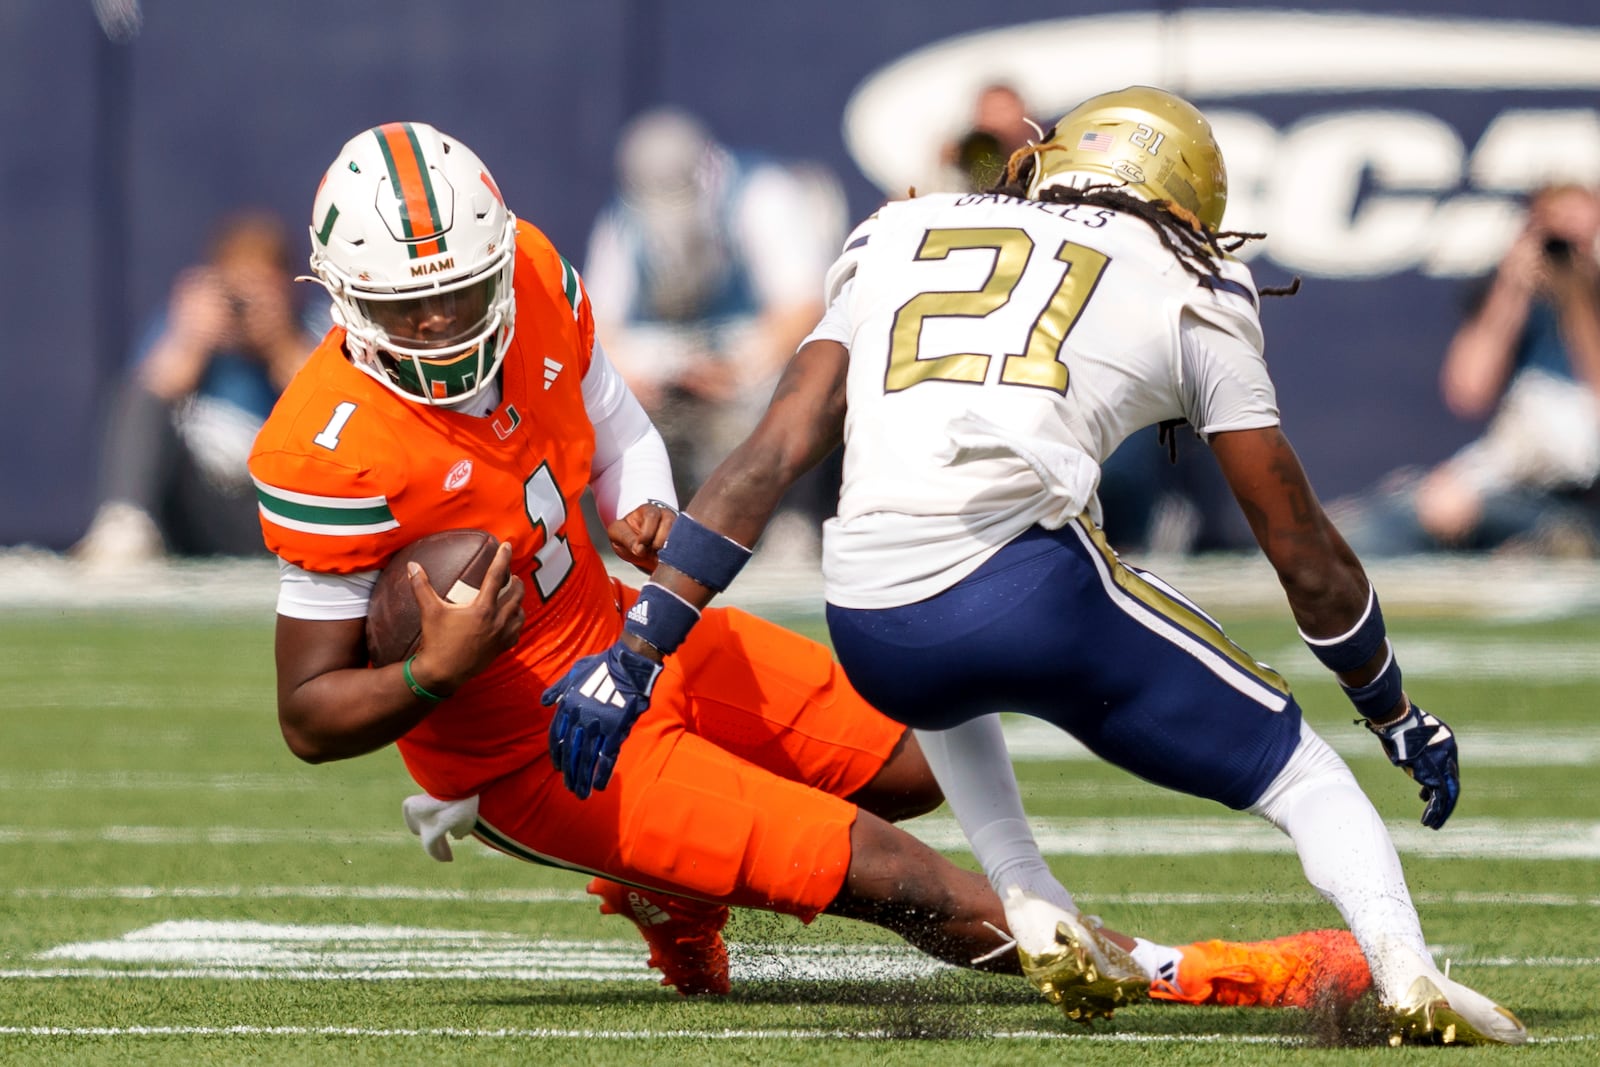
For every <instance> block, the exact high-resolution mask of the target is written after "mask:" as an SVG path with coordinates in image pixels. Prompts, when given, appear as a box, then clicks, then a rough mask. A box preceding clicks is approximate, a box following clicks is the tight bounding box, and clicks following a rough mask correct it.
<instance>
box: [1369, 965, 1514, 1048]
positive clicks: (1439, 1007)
mask: <svg viewBox="0 0 1600 1067" xmlns="http://www.w3.org/2000/svg"><path fill="white" fill-rule="evenodd" d="M1389 1011H1390V1014H1391V1016H1392V1018H1393V1023H1394V1029H1393V1032H1392V1033H1391V1034H1390V1035H1389V1044H1391V1045H1520V1044H1522V1043H1523V1042H1525V1041H1527V1040H1528V1031H1527V1028H1526V1027H1524V1026H1523V1025H1522V1021H1521V1020H1520V1019H1518V1018H1517V1017H1516V1016H1515V1015H1513V1014H1511V1013H1510V1012H1509V1011H1507V1010H1506V1009H1505V1008H1502V1007H1501V1006H1500V1005H1498V1004H1496V1003H1495V1002H1494V1001H1492V1000H1490V999H1489V998H1488V997H1486V996H1483V995H1482V994H1481V993H1475V992H1473V991H1472V990H1471V989H1468V988H1467V987H1466V986H1464V985H1461V984H1460V983H1459V982H1452V981H1450V980H1449V979H1448V978H1442V977H1441V978H1430V977H1428V976H1427V975H1423V976H1422V977H1420V978H1418V979H1417V980H1416V981H1414V982H1412V983H1411V988H1410V989H1409V990H1407V991H1406V995H1405V996H1404V997H1403V998H1401V1000H1400V1003H1398V1004H1396V1005H1394V1007H1392V1008H1390V1009H1389Z"/></svg>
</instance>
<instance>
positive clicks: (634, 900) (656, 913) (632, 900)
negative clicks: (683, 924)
mask: <svg viewBox="0 0 1600 1067" xmlns="http://www.w3.org/2000/svg"><path fill="white" fill-rule="evenodd" d="M628 904H629V906H630V907H632V908H633V914H634V916H635V917H636V918H637V919H638V920H639V921H640V922H642V923H649V924H650V925H651V926H660V925H661V924H662V923H667V922H671V921H672V916H670V915H668V914H667V913H666V911H665V910H664V909H662V908H658V907H656V906H655V905H654V904H652V903H650V902H649V901H648V900H646V899H645V898H644V897H642V896H640V895H639V894H638V893H633V892H630V893H629V894H628Z"/></svg>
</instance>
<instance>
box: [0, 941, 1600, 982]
mask: <svg viewBox="0 0 1600 1067" xmlns="http://www.w3.org/2000/svg"><path fill="white" fill-rule="evenodd" d="M739 947H740V946H739V945H738V944H737V943H735V944H733V945H730V946H729V948H730V950H732V949H736V948H739ZM834 947H835V948H836V949H837V950H838V954H839V962H838V964H837V965H836V966H828V965H827V961H813V963H812V965H811V966H810V967H808V968H802V969H800V970H798V971H796V970H795V969H794V968H793V967H792V966H790V963H791V962H792V961H784V962H783V963H775V964H774V965H773V970H774V971H776V970H777V969H778V968H780V967H781V968H782V969H783V973H781V974H780V973H762V972H758V971H752V970H746V971H744V972H743V973H741V969H740V968H739V967H733V969H732V971H731V974H732V977H733V980H734V981H736V982H745V983H755V982H772V981H782V982H840V981H849V982H905V981H914V980H917V979H922V978H930V977H932V976H934V975H936V974H939V973H941V972H943V971H946V970H949V969H950V965H949V964H945V963H940V962H938V961H936V960H930V959H928V958H927V957H918V958H917V959H915V960H906V961H902V962H901V964H900V965H898V966H883V967H874V966H863V965H862V963H861V961H860V960H859V959H857V958H856V957H857V954H856V952H855V949H856V948H857V947H859V946H846V945H838V946H834ZM627 950H628V952H629V953H631V956H630V958H629V959H628V960H626V961H618V963H617V965H616V966H614V967H593V966H591V967H584V966H583V965H582V964H581V962H580V961H578V960H576V959H574V960H572V961H570V962H568V961H556V962H552V963H549V964H544V965H535V964H532V963H528V964H525V965H516V966H513V965H505V966H500V967H471V966H465V965H463V966H452V967H434V968H426V969H424V968H417V967H405V966H400V965H399V964H398V963H396V965H394V966H382V967H371V968H365V969H357V968H351V967H247V966H230V965H224V964H215V965H209V966H195V967H162V966H159V965H155V964H146V965H143V966H134V965H129V966H127V967H108V966H100V967H16V968H7V969H0V979H6V980H13V981H26V980H34V981H56V980H60V979H66V978H82V979H97V980H106V979H109V980H114V981H132V980H144V981H150V980H157V981H160V980H166V981H195V980H203V981H246V982H261V981H284V982H418V981H449V982H491V981H508V982H635V981H640V982H650V983H652V984H658V983H659V982H660V980H661V975H660V974H659V973H657V972H656V971H646V970H643V969H642V968H643V967H644V961H643V959H641V958H640V956H639V954H640V952H641V951H642V947H641V946H636V945H634V944H633V943H631V942H630V943H629V944H628V946H627ZM398 955H399V954H398V953H397V954H396V956H397V957H398ZM1596 965H1600V957H1593V956H1591V957H1567V956H1530V957H1528V958H1526V959H1516V958H1512V957H1508V956H1487V957H1484V958H1482V959H1472V958H1463V959H1452V960H1451V966H1452V967H1453V968H1458V967H1474V968H1484V969H1489V968H1502V969H1509V968H1520V967H1544V968H1551V969H1573V970H1576V969H1585V970H1587V969H1590V968H1593V967H1595V966H1596Z"/></svg>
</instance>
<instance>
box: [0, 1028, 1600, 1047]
mask: <svg viewBox="0 0 1600 1067" xmlns="http://www.w3.org/2000/svg"><path fill="white" fill-rule="evenodd" d="M8 1036H16V1037H374V1038H417V1037H422V1038H434V1037H447V1038H469V1039H484V1040H507V1039H509V1040H524V1041H526V1040H544V1041H549V1040H574V1041H661V1040H669V1039H681V1038H689V1039H693V1040H717V1041H891V1040H900V1039H903V1038H904V1037H905V1034H903V1033H900V1032H896V1031H893V1030H880V1029H873V1030H804V1029H783V1030H735V1029H717V1030H709V1029H708V1030H567V1029H555V1028H544V1027H532V1028H527V1029H472V1028H468V1027H456V1026H449V1027H443V1026H441V1027H365V1026H0V1037H8ZM973 1036H981V1037H984V1038H988V1039H991V1040H1000V1041H1071V1042H1074V1043H1089V1044H1104V1045H1190V1044H1202V1045H1286V1046H1295V1045H1303V1044H1306V1043H1307V1042H1306V1041H1305V1040H1304V1039H1302V1038H1296V1037H1290V1036H1281V1037H1278V1036H1273V1037H1268V1036H1262V1035H1255V1034H1187V1033H1186V1034H1129V1033H1114V1034H1108V1033H1089V1032H1085V1031H1083V1030H1080V1029H1077V1028H1074V1029H1072V1030H993V1031H985V1032H982V1033H974V1034H970V1035H969V1034H962V1035H960V1037H961V1039H968V1038H970V1037H973ZM1594 1041H1600V1034H1567V1035H1564V1036H1561V1037H1534V1038H1531V1039H1530V1040H1529V1042H1528V1043H1529V1044H1531V1045H1565V1044H1582V1043H1588V1042H1594Z"/></svg>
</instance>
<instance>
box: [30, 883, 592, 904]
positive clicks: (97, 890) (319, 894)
mask: <svg viewBox="0 0 1600 1067" xmlns="http://www.w3.org/2000/svg"><path fill="white" fill-rule="evenodd" d="M4 895H5V896H9V897H11V898H12V899H15V900H420V901H443V902H450V903H456V902H463V901H470V902H472V903H477V904H582V903H594V902H595V901H596V898H595V897H593V896H591V895H590V894H588V893H584V892H581V891H579V890H568V889H440V888H434V887H428V886H406V885H387V886H385V885H375V886H364V885H218V886H210V885H196V886H156V885H122V886H19V887H15V888H12V889H9V890H6V891H5V893H4Z"/></svg>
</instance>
